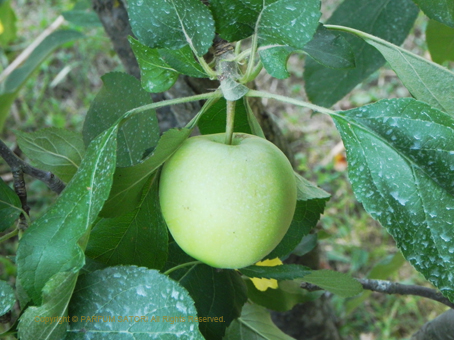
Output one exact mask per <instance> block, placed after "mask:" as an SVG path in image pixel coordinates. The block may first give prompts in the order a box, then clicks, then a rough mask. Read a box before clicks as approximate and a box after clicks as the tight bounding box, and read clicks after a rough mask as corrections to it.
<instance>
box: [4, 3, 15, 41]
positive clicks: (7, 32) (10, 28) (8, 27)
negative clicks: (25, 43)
mask: <svg viewBox="0 0 454 340" xmlns="http://www.w3.org/2000/svg"><path fill="white" fill-rule="evenodd" d="M16 21H17V18H16V14H15V13H14V10H13V9H12V8H11V2H10V1H4V2H2V3H1V4H0V26H1V27H2V29H1V30H0V32H1V33H0V46H2V47H3V48H4V47H5V46H7V45H8V44H9V43H10V42H12V41H13V40H14V39H16V35H17V27H16Z"/></svg>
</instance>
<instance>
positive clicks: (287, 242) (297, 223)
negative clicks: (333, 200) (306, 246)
mask: <svg viewBox="0 0 454 340" xmlns="http://www.w3.org/2000/svg"><path fill="white" fill-rule="evenodd" d="M295 177H296V183H297V202H296V210H295V214H294V216H293V220H292V223H291V224H290V228H289V230H288V231H287V234H285V236H284V238H283V239H282V241H281V242H280V243H279V244H278V245H277V247H276V248H275V249H274V250H273V251H272V252H271V253H270V254H268V255H267V256H266V257H265V258H266V259H273V258H276V257H279V258H284V257H286V256H288V255H289V254H290V253H291V252H292V251H293V250H294V249H295V247H296V246H297V245H298V244H299V243H300V241H301V239H302V238H303V237H304V236H306V235H308V234H309V232H310V231H311V229H312V228H314V227H315V225H316V224H317V222H318V220H319V219H320V215H321V214H322V213H323V210H324V209H325V204H326V202H327V201H328V200H329V198H330V195H329V194H328V193H327V192H325V191H324V190H322V189H320V188H318V187H316V186H315V185H313V184H312V183H310V182H309V181H307V180H306V179H304V178H303V177H301V176H300V175H298V174H297V173H295Z"/></svg>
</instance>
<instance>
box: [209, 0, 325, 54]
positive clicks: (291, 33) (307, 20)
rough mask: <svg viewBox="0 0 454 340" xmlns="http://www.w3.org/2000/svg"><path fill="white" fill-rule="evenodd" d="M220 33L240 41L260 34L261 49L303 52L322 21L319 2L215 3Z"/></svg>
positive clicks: (260, 0) (214, 0)
mask: <svg viewBox="0 0 454 340" xmlns="http://www.w3.org/2000/svg"><path fill="white" fill-rule="evenodd" d="M210 8H211V11H212V12H213V16H214V18H215V21H216V31H217V32H218V33H219V34H220V36H221V37H222V38H224V39H226V40H228V41H238V40H242V39H244V38H247V37H248V36H250V35H252V34H253V33H254V31H257V34H258V39H259V44H260V45H262V46H263V45H288V46H291V47H294V48H298V49H301V48H303V46H304V45H305V44H306V43H307V42H308V41H309V40H311V38H312V36H313V35H314V32H315V30H316V29H317V26H318V21H319V19H320V15H321V14H320V1H319V0H306V1H299V0H212V1H210Z"/></svg>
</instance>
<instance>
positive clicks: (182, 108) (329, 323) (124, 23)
mask: <svg viewBox="0 0 454 340" xmlns="http://www.w3.org/2000/svg"><path fill="white" fill-rule="evenodd" d="M92 1H93V8H94V9H95V11H96V12H97V13H98V16H99V18H100V19H101V22H102V23H103V25H104V29H105V30H106V32H107V34H108V36H109V37H110V38H111V40H112V44H113V46H114V49H115V51H117V53H118V56H119V57H120V59H121V61H122V63H123V65H124V67H125V70H126V71H127V72H128V73H130V74H132V75H134V76H136V77H137V78H140V71H139V69H138V66H137V61H136V59H135V57H134V54H133V53H132V50H131V48H130V46H129V42H128V40H127V36H128V35H132V31H131V28H130V26H129V20H128V14H127V12H126V9H125V7H124V5H123V3H122V2H121V1H120V0H92ZM114 3H116V4H117V3H120V5H116V6H114V5H113V4H114ZM117 21H118V22H117ZM249 85H250V86H251V87H252V88H254V84H249ZM218 87H219V83H218V82H217V81H210V80H208V79H198V78H189V77H186V76H181V77H179V78H178V80H177V82H176V84H175V85H174V86H173V87H172V88H171V89H170V90H169V91H167V92H166V93H164V94H157V95H154V96H153V99H154V100H155V101H159V100H163V99H170V98H176V97H184V96H190V95H194V94H200V93H205V92H207V91H209V90H213V89H216V88H218ZM249 100H250V101H249V103H250V106H251V108H252V110H253V112H254V115H255V116H256V117H257V119H258V121H259V123H260V125H261V127H262V129H263V132H264V133H265V136H266V138H267V139H268V140H270V141H271V142H273V143H274V144H275V145H277V146H278V147H279V148H280V149H281V150H282V151H283V152H284V153H285V154H286V156H287V157H288V158H289V160H290V161H291V162H292V163H294V155H293V152H292V150H291V148H290V146H289V144H288V142H287V140H286V139H285V137H284V135H283V134H282V132H281V130H280V129H279V127H278V125H277V124H276V122H275V121H274V119H273V117H272V116H271V115H270V114H269V112H267V110H266V108H265V107H264V106H263V104H262V102H261V99H260V98H250V99H249ZM200 107H201V103H189V104H185V105H178V106H172V107H170V108H167V111H165V112H159V111H158V119H159V121H160V126H161V131H165V130H166V129H168V128H170V127H176V126H177V127H181V126H183V125H184V124H186V123H187V122H188V121H189V120H190V119H191V118H192V117H193V116H194V115H195V114H196V113H197V112H198V111H199V109H200ZM313 255H314V253H312V254H311V256H313ZM305 259H306V260H307V259H308V257H303V258H296V257H295V258H293V257H292V261H294V263H295V262H301V261H303V262H304V261H305ZM310 261H313V262H312V263H311V264H308V263H307V262H305V264H306V265H309V266H310V267H318V256H317V255H316V254H315V256H314V257H311V258H310ZM273 320H274V321H275V323H276V324H277V326H278V327H280V328H281V329H282V330H283V331H284V332H286V333H288V334H290V335H292V336H294V337H296V339H305V340H315V339H317V340H322V339H323V340H325V339H326V340H340V339H341V338H340V336H339V332H338V329H337V326H336V317H335V315H334V313H333V311H332V307H331V305H330V301H329V299H328V298H326V297H325V298H321V299H318V300H316V301H313V302H309V303H305V304H300V305H297V306H296V307H295V308H294V309H293V310H292V311H289V312H286V313H273Z"/></svg>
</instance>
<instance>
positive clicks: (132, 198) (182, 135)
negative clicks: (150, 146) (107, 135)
mask: <svg viewBox="0 0 454 340" xmlns="http://www.w3.org/2000/svg"><path fill="white" fill-rule="evenodd" d="M191 131H192V130H190V129H187V128H183V129H181V130H177V129H171V130H168V131H166V132H165V133H164V134H163V135H162V137H161V139H160V140H159V142H158V145H157V146H156V149H155V150H154V151H153V153H152V154H151V155H150V156H149V157H148V158H147V159H145V160H144V161H143V162H142V163H139V164H137V165H134V166H130V167H124V168H117V169H116V170H115V174H114V178H113V184H112V190H111V192H110V195H109V198H108V199H107V201H106V203H105V205H104V207H103V209H102V211H101V216H103V217H115V216H119V215H121V214H124V213H126V212H129V211H133V210H134V209H135V208H136V207H137V205H138V204H139V202H140V199H141V197H142V188H143V186H144V185H145V183H146V182H147V180H148V179H149V177H150V176H151V175H152V174H153V173H154V172H155V171H156V170H157V169H158V168H159V167H160V166H161V165H162V164H164V162H165V161H166V160H167V159H168V158H169V157H170V156H171V155H172V154H173V153H174V152H175V151H176V150H177V149H178V147H179V146H180V145H181V143H183V142H184V141H185V140H186V138H188V137H189V135H190V134H191Z"/></svg>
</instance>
